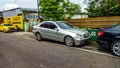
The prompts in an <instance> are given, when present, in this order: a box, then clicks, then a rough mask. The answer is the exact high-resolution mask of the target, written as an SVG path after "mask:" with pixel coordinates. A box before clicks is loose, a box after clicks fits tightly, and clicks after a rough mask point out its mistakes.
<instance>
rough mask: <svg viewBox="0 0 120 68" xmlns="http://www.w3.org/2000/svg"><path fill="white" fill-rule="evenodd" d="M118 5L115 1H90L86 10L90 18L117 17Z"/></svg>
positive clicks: (119, 12) (119, 5)
mask: <svg viewBox="0 0 120 68" xmlns="http://www.w3.org/2000/svg"><path fill="white" fill-rule="evenodd" d="M119 9H120V4H119V3H118V1H117V0H91V1H89V2H88V7H87V8H86V10H87V11H88V13H89V16H91V17H99V16H118V15H120V11H119Z"/></svg>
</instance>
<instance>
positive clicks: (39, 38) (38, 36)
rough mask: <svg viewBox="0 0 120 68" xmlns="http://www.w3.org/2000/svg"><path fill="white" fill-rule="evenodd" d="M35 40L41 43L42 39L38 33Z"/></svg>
mask: <svg viewBox="0 0 120 68" xmlns="http://www.w3.org/2000/svg"><path fill="white" fill-rule="evenodd" d="M36 40H38V41H41V40H42V37H41V35H40V33H37V34H36Z"/></svg>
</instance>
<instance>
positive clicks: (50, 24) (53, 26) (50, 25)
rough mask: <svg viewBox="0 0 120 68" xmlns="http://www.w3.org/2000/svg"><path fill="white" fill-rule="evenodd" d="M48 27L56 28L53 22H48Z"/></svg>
mask: <svg viewBox="0 0 120 68" xmlns="http://www.w3.org/2000/svg"><path fill="white" fill-rule="evenodd" d="M48 28H49V29H55V28H57V26H56V25H55V24H53V23H49V24H48Z"/></svg>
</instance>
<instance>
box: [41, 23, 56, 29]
mask: <svg viewBox="0 0 120 68" xmlns="http://www.w3.org/2000/svg"><path fill="white" fill-rule="evenodd" d="M40 27H44V28H49V29H55V28H57V27H56V25H55V24H53V23H51V22H45V23H43V24H41V25H40Z"/></svg>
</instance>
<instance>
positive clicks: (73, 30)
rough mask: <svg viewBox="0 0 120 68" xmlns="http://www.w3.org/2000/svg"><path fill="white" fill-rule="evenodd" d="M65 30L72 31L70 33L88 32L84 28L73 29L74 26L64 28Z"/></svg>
mask: <svg viewBox="0 0 120 68" xmlns="http://www.w3.org/2000/svg"><path fill="white" fill-rule="evenodd" d="M64 30H65V31H68V32H72V33H76V34H80V35H81V34H82V35H83V34H85V33H88V31H86V30H81V29H75V28H71V29H64Z"/></svg>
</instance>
